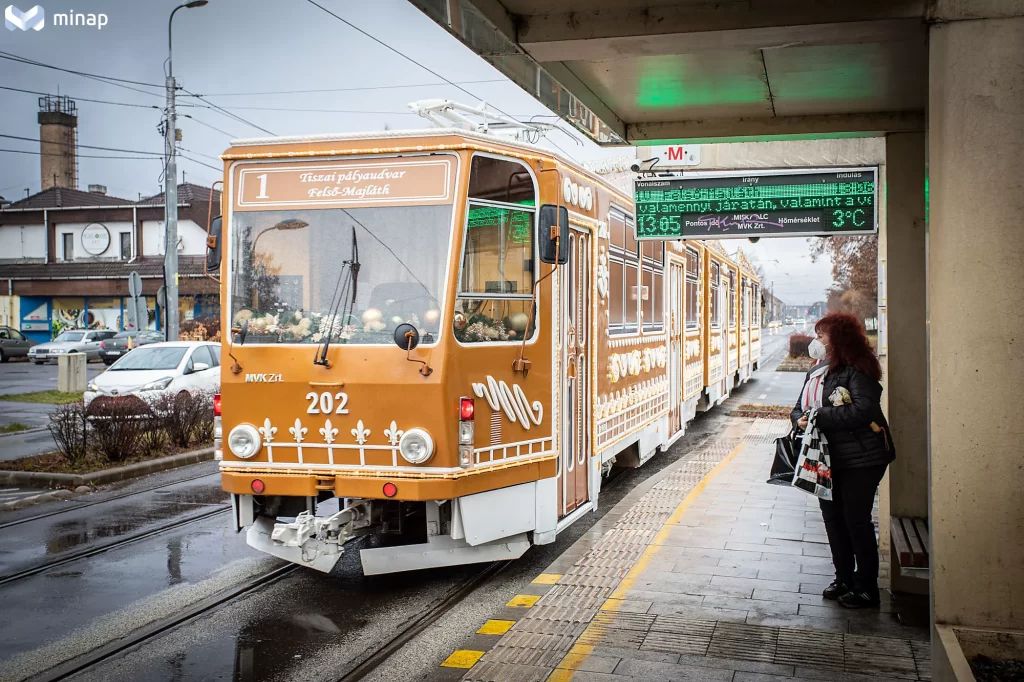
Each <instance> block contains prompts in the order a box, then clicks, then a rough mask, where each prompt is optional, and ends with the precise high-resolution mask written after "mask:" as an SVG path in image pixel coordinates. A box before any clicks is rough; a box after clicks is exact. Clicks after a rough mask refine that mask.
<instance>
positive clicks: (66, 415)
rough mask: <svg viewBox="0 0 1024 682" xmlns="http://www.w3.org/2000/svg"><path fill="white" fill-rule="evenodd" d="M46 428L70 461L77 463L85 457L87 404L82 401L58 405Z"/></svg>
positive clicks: (51, 414)
mask: <svg viewBox="0 0 1024 682" xmlns="http://www.w3.org/2000/svg"><path fill="white" fill-rule="evenodd" d="M46 428H47V429H49V431H50V435H51V436H53V442H54V443H55V444H56V445H57V449H58V450H59V451H60V453H61V454H62V455H64V458H65V459H67V461H68V462H69V463H71V464H77V463H78V462H80V461H82V460H83V459H85V455H86V445H87V442H88V440H87V438H88V436H87V434H88V430H87V427H86V420H85V406H84V405H83V404H82V403H81V402H77V403H66V404H64V405H58V406H57V408H56V409H55V410H54V411H53V412H51V413H50V422H49V424H47V425H46Z"/></svg>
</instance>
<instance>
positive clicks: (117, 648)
mask: <svg viewBox="0 0 1024 682" xmlns="http://www.w3.org/2000/svg"><path fill="white" fill-rule="evenodd" d="M300 568H302V566H299V565H298V564H286V565H284V566H281V567H279V568H275V569H274V570H272V571H270V572H268V573H264V574H263V575H261V576H259V577H257V578H253V579H251V580H249V581H247V582H245V583H244V584H242V585H239V586H237V587H231V588H228V589H225V590H221V591H220V592H217V593H216V594H212V595H210V596H209V597H206V598H205V599H202V600H200V601H198V602H196V603H195V604H193V605H192V606H189V607H188V608H186V609H185V610H184V611H181V612H180V613H177V614H175V615H173V616H168V617H167V618H162V619H160V620H158V621H155V622H153V623H151V624H149V625H147V626H145V627H143V628H140V629H139V630H136V631H135V632H134V633H132V634H131V635H130V636H128V637H125V638H123V639H118V640H115V641H113V642H110V643H109V644H106V645H104V646H101V647H98V648H96V649H93V650H92V651H90V652H89V653H87V654H83V655H81V656H78V657H76V658H73V659H71V660H70V661H66V662H64V663H61V664H59V665H57V666H54V667H53V668H50V669H49V670H47V671H45V672H43V673H40V674H38V675H36V676H35V677H31V678H29V682H56V680H63V679H66V678H68V677H70V676H71V675H74V674H75V673H78V672H81V671H82V670H85V669H87V668H91V667H93V666H95V665H97V664H99V663H102V662H104V661H106V660H109V659H111V658H113V657H114V656H116V655H117V654H119V653H121V652H123V651H126V650H127V649H131V648H134V647H137V646H139V645H140V644H143V643H145V642H147V641H148V640H151V639H153V638H154V637H157V636H159V635H161V634H163V633H165V632H167V631H168V630H172V629H174V628H176V627H178V626H180V625H184V624H185V623H187V622H189V621H191V620H194V619H196V618H198V617H199V616H201V615H203V614H205V613H207V612H209V611H212V610H213V609H215V608H217V607H218V606H221V605H223V604H226V603H227V602H230V601H233V600H235V599H237V598H239V597H242V596H244V595H246V594H248V593H249V592H252V591H254V590H256V589H259V588H261V587H264V586H267V585H271V584H273V583H275V582H277V581H279V580H281V579H283V578H285V577H287V576H288V575H290V574H292V573H294V572H295V571H297V570H299V569H300Z"/></svg>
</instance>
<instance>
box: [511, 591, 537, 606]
mask: <svg viewBox="0 0 1024 682" xmlns="http://www.w3.org/2000/svg"><path fill="white" fill-rule="evenodd" d="M539 599H540V597H538V596H537V595H534V594H517V595H516V596H514V597H512V600H511V601H509V603H507V604H505V606H512V607H518V608H530V607H531V606H533V605H534V604H536V603H537V600H539Z"/></svg>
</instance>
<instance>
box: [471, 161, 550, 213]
mask: <svg viewBox="0 0 1024 682" xmlns="http://www.w3.org/2000/svg"><path fill="white" fill-rule="evenodd" d="M469 198H470V199H484V200H486V201H500V202H502V203H508V204H519V205H522V206H534V205H536V203H535V198H534V193H533V176H532V175H531V174H530V172H529V171H528V170H526V167H525V166H524V165H523V164H521V163H519V162H517V161H508V160H505V159H495V158H491V157H489V156H479V155H478V156H474V157H473V163H472V164H471V169H470V175H469Z"/></svg>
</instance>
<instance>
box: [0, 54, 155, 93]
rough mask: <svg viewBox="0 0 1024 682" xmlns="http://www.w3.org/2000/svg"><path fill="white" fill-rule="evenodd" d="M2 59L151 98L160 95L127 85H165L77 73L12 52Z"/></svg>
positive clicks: (83, 72) (0, 56)
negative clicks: (66, 74) (67, 74)
mask: <svg viewBox="0 0 1024 682" xmlns="http://www.w3.org/2000/svg"><path fill="white" fill-rule="evenodd" d="M0 59H7V60H9V61H13V62H18V63H21V64H29V65H31V66H38V67H40V68H44V69H52V70H54V71H62V72H64V73H70V74H73V75H75V76H81V77H83V78H90V79H92V80H95V81H99V82H101V83H106V84H108V85H114V86H116V87H119V88H124V89H126V90H134V91H135V92H141V93H142V94H144V95H150V96H157V97H159V96H160V93H158V92H150V91H148V90H142V89H140V88H136V87H132V86H131V85H126V83H132V84H135V85H142V86H145V87H150V88H160V89H163V88H164V86H163V85H155V84H153V83H144V82H142V81H133V80H129V79H126V78H116V77H114V76H100V75H97V74H93V73H87V72H85V71H77V70H75V69H65V68H63V67H60V66H54V65H53V64H45V63H43V62H40V61H36V60H35V59H28V58H26V57H19V56H18V55H16V54H12V53H10V52H3V51H0Z"/></svg>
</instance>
